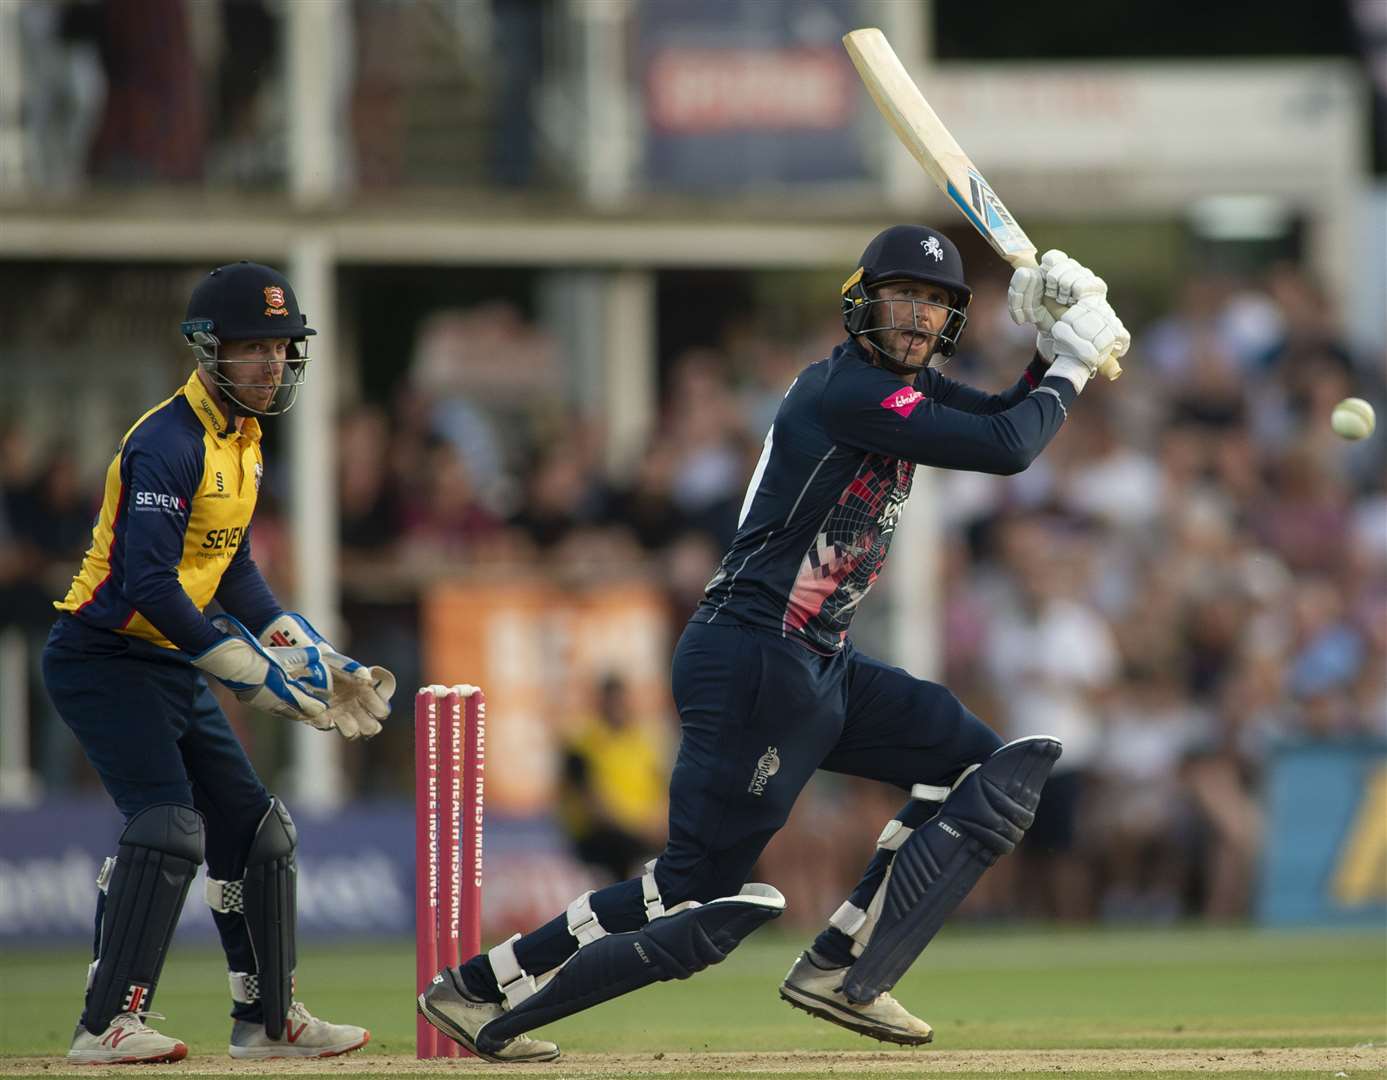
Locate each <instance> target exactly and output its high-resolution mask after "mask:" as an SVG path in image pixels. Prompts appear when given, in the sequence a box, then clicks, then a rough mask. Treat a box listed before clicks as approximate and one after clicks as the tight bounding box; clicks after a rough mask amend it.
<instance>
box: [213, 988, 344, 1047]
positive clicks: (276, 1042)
mask: <svg viewBox="0 0 1387 1080" xmlns="http://www.w3.org/2000/svg"><path fill="white" fill-rule="evenodd" d="M370 1041H371V1033H370V1032H369V1031H367V1030H366V1029H365V1028H361V1027H357V1026H356V1025H355V1024H329V1023H328V1022H327V1021H326V1020H319V1019H318V1018H317V1017H316V1016H314V1015H313V1014H312V1013H311V1012H309V1011H308V1010H307V1009H306V1008H304V1007H303V1004H302V1003H301V1002H297V1001H296V1002H294V1004H292V1005H290V1006H289V1012H288V1014H287V1015H286V1016H285V1017H284V1034H283V1035H281V1036H280V1037H279V1038H278V1039H271V1038H270V1037H269V1036H268V1035H267V1034H265V1025H264V1024H252V1023H250V1022H248V1021H246V1020H237V1021H236V1022H235V1023H234V1024H232V1025H231V1045H230V1046H228V1047H227V1048H226V1052H227V1053H228V1054H230V1055H231V1056H232V1057H234V1058H250V1059H254V1060H264V1059H266V1058H323V1057H336V1056H337V1055H338V1054H348V1053H351V1051H353V1050H360V1049H361V1048H362V1047H363V1046H365V1045H366V1044H367V1043H368V1042H370Z"/></svg>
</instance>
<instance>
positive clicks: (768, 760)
mask: <svg viewBox="0 0 1387 1080" xmlns="http://www.w3.org/2000/svg"><path fill="white" fill-rule="evenodd" d="M779 771H780V751H778V750H777V749H776V748H775V747H774V746H768V747H766V752H765V753H764V754H762V755H761V759H760V760H759V761H757V762H756V771H755V772H754V773H752V774H751V784H750V785H749V786H748V787H747V791H749V792H751V794H753V795H755V796H757V797H758V798H759V797H760V796H761V795H762V794H763V793H764V792H765V790H766V781H768V780H769V779H770V778H771V777H772V776H774V775H775V774H776V773H778V772H779Z"/></svg>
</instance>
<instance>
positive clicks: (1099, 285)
mask: <svg viewBox="0 0 1387 1080" xmlns="http://www.w3.org/2000/svg"><path fill="white" fill-rule="evenodd" d="M1107 295H1108V285H1107V282H1105V281H1104V280H1103V279H1102V278H1100V277H1099V276H1098V275H1097V274H1095V273H1094V272H1093V271H1092V270H1090V269H1089V268H1088V267H1086V266H1084V264H1083V263H1081V262H1079V260H1078V259H1071V258H1070V257H1069V256H1068V255H1066V254H1065V253H1064V252H1063V251H1059V250H1051V251H1047V252H1046V253H1045V254H1044V255H1043V256H1041V259H1040V265H1039V266H1022V267H1019V268H1017V270H1016V272H1015V273H1013V274H1012V275H1011V282H1010V284H1008V286H1007V313H1008V314H1009V315H1011V320H1012V322H1014V323H1016V324H1017V325H1018V326H1024V325H1025V324H1026V323H1030V324H1032V325H1034V326H1035V328H1036V331H1037V332H1036V336H1035V348H1036V352H1038V353H1040V355H1041V356H1042V357H1044V358H1045V359H1046V360H1047V361H1053V360H1054V359H1055V339H1054V337H1053V335H1052V334H1051V331H1052V329H1053V328H1054V325H1055V320H1056V318H1057V317H1058V315H1059V314H1062V312H1058V311H1057V310H1056V309H1057V308H1063V307H1068V306H1069V305H1071V304H1073V303H1074V302H1075V301H1077V300H1080V299H1082V298H1084V297H1089V296H1097V297H1099V298H1106V296H1107ZM1047 301H1049V303H1048V304H1047Z"/></svg>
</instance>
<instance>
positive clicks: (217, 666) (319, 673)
mask: <svg viewBox="0 0 1387 1080" xmlns="http://www.w3.org/2000/svg"><path fill="white" fill-rule="evenodd" d="M212 625H213V626H215V627H216V628H217V629H218V630H220V631H221V632H222V633H224V634H226V635H227V636H226V637H225V638H223V639H222V640H221V641H219V642H218V643H217V644H216V645H213V646H212V647H211V648H210V649H205V650H204V651H202V652H200V653H198V654H197V655H196V656H194V657H192V664H193V666H194V667H197V668H199V669H201V670H202V671H205V672H206V673H207V674H208V675H211V676H212V677H213V678H214V679H216V680H217V681H218V682H220V683H222V684H223V685H225V686H226V688H227V689H228V690H230V691H231V692H232V693H233V694H235V695H236V697H237V698H239V699H240V700H241V701H244V702H245V703H246V704H247V705H250V706H252V707H254V708H257V709H263V710H265V711H266V712H269V713H274V714H275V715H276V716H284V717H288V718H289V719H290V720H302V721H304V722H305V723H309V724H312V725H314V726H315V727H320V726H321V720H322V716H323V714H324V713H325V712H326V711H327V702H328V699H329V697H330V696H331V693H332V673H331V672H330V671H329V669H328V667H327V666H326V665H325V664H324V663H323V660H322V657H321V655H320V654H319V652H318V650H317V649H316V648H313V647H311V646H310V647H307V648H292V649H286V648H264V647H262V646H261V645H260V643H259V642H258V641H256V640H255V638H254V637H253V636H252V635H251V632H250V631H249V630H247V629H246V628H245V627H244V626H242V625H241V624H240V623H239V622H237V621H236V620H235V619H233V618H232V617H231V616H230V615H218V616H217V617H216V618H214V619H213V620H212ZM291 672H293V674H291Z"/></svg>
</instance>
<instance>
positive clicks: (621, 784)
mask: <svg viewBox="0 0 1387 1080" xmlns="http://www.w3.org/2000/svg"><path fill="white" fill-rule="evenodd" d="M594 696H595V699H596V700H595V708H594V711H593V713H592V714H591V715H590V716H588V717H586V718H585V719H584V721H583V722H582V724H581V725H580V726H579V728H578V730H577V731H576V732H575V733H574V734H573V735H572V736H571V737H570V738H569V739H568V741H567V743H566V744H565V746H564V752H563V753H564V765H563V786H562V794H561V797H560V806H559V817H560V819H561V820H562V822H563V825H564V829H565V831H566V832H567V833H568V836H569V838H570V840H572V842H573V847H574V851H576V852H577V855H578V857H579V858H580V859H581V860H582V861H583V862H585V863H587V864H588V865H589V866H591V867H593V868H595V869H598V870H601V871H602V872H603V873H604V874H605V875H606V876H607V878H609V879H610V880H611V881H622V880H625V879H626V878H628V877H630V876H631V874H632V873H633V872H638V868H639V866H640V864H641V863H642V862H644V861H645V860H646V859H647V858H650V857H651V856H652V855H654V854H658V853H659V851H660V848H661V847H662V846H663V844H664V830H665V815H666V804H665V789H666V783H667V780H668V763H667V761H666V755H665V751H664V748H663V746H661V745H660V744H659V743H658V742H657V741H656V740H655V739H654V738H652V737H651V735H650V733H649V731H648V730H646V729H645V728H644V727H643V726H642V724H641V723H640V722H639V720H638V719H637V718H636V717H634V716H633V715H632V713H631V702H630V696H629V693H628V691H627V688H626V683H625V681H624V680H623V679H622V678H621V676H619V675H605V676H603V677H602V679H601V680H600V681H599V683H598V685H597V686H596V687H595V694H594Z"/></svg>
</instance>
